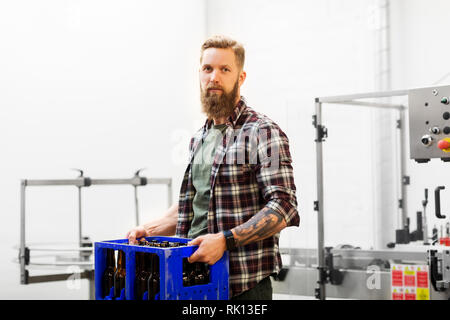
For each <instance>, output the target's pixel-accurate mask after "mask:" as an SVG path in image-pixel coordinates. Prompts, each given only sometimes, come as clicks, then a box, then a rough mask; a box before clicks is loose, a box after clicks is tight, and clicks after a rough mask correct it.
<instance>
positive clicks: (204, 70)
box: [200, 48, 245, 118]
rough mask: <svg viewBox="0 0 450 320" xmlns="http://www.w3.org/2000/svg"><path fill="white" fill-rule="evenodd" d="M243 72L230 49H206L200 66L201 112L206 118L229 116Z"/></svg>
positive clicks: (242, 78)
mask: <svg viewBox="0 0 450 320" xmlns="http://www.w3.org/2000/svg"><path fill="white" fill-rule="evenodd" d="M244 80H245V72H244V71H242V70H240V68H239V66H238V65H237V64H236V57H235V54H234V52H233V50H232V49H218V48H208V49H206V50H205V51H204V52H203V57H202V63H201V66H200V91H201V100H202V105H203V111H204V112H205V113H206V115H207V116H208V118H221V117H227V116H229V115H231V113H232V112H233V110H234V107H235V105H236V103H237V102H238V101H239V97H240V90H239V88H240V86H241V85H242V83H243V82H244Z"/></svg>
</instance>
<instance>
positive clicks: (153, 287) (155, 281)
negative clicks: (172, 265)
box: [148, 254, 159, 300]
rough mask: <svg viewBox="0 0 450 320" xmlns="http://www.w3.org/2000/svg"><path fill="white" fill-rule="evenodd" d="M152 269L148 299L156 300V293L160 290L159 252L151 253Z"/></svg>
mask: <svg viewBox="0 0 450 320" xmlns="http://www.w3.org/2000/svg"><path fill="white" fill-rule="evenodd" d="M150 261H151V263H150V270H151V274H150V277H149V278H148V300H155V296H156V294H157V293H158V292H159V257H158V255H157V254H152V255H151V260H150Z"/></svg>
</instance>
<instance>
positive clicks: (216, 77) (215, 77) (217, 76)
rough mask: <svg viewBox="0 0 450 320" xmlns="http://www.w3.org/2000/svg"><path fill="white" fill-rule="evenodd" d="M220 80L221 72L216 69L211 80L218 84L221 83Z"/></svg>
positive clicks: (211, 74)
mask: <svg viewBox="0 0 450 320" xmlns="http://www.w3.org/2000/svg"><path fill="white" fill-rule="evenodd" d="M219 80H220V77H219V73H218V72H217V71H216V70H214V71H213V72H211V73H210V78H209V81H211V82H212V83H215V84H216V83H219Z"/></svg>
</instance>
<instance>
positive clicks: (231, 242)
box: [223, 230, 236, 250]
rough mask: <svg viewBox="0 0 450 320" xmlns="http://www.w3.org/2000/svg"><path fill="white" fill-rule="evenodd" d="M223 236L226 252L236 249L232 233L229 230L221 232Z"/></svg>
mask: <svg viewBox="0 0 450 320" xmlns="http://www.w3.org/2000/svg"><path fill="white" fill-rule="evenodd" d="M223 235H224V236H225V242H226V244H227V250H233V249H234V248H236V239H234V236H233V232H231V230H225V231H223Z"/></svg>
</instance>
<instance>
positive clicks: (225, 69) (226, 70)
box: [222, 68, 230, 72]
mask: <svg viewBox="0 0 450 320" xmlns="http://www.w3.org/2000/svg"><path fill="white" fill-rule="evenodd" d="M222 70H223V71H225V72H228V71H230V69H228V68H223V69H222Z"/></svg>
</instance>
